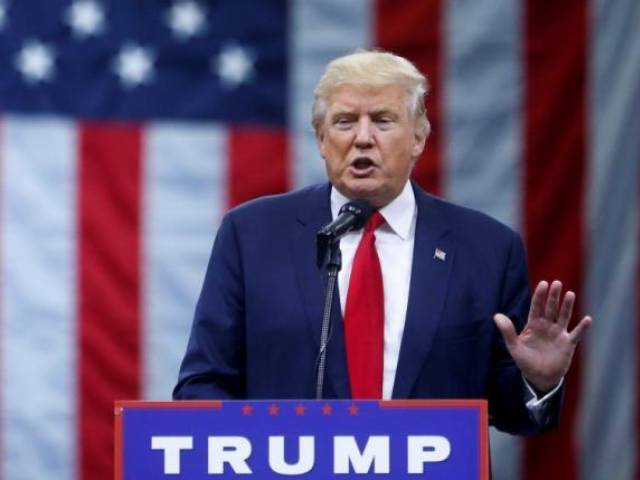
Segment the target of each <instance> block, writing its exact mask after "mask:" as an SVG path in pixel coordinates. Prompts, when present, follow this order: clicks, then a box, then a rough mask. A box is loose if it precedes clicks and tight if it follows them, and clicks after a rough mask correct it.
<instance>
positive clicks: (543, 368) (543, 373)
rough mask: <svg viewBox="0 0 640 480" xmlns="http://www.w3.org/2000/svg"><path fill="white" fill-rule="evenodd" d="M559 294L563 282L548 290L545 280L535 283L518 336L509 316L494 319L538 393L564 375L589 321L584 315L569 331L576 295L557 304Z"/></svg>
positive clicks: (511, 351)
mask: <svg viewBox="0 0 640 480" xmlns="http://www.w3.org/2000/svg"><path fill="white" fill-rule="evenodd" d="M561 294H562V283H561V282H559V281H558V280H554V281H553V283H552V284H551V286H550V287H549V284H548V283H547V282H545V281H542V282H540V283H538V286H537V287H536V289H535V291H534V292H533V298H532V299H531V308H530V309H529V318H528V320H527V324H526V325H525V327H524V329H523V330H522V332H520V335H518V334H517V333H516V330H515V327H514V326H513V322H511V320H510V319H509V317H507V316H506V315H503V314H501V313H497V314H496V315H495V316H494V317H493V319H494V321H495V323H496V326H497V327H498V329H499V330H500V332H501V333H502V336H503V338H504V341H505V343H506V346H507V349H508V350H509V353H510V354H511V357H512V358H513V360H514V361H515V363H516V365H517V366H518V368H519V369H520V371H521V372H522V374H523V375H524V377H525V378H526V379H527V381H528V382H529V383H530V384H531V385H532V386H533V387H534V388H535V389H536V390H537V391H538V392H548V391H549V390H551V389H553V388H554V387H555V386H556V385H557V384H558V383H559V382H560V380H561V379H562V377H564V376H565V375H566V373H567V371H568V370H569V366H570V365H571V360H572V358H573V353H574V352H575V349H576V346H577V344H578V342H579V341H580V339H581V338H582V336H583V335H584V334H585V332H586V331H587V330H588V328H589V327H590V326H591V322H592V320H591V317H589V316H586V317H584V318H583V319H582V320H580V323H578V325H576V327H575V328H574V329H573V330H571V331H568V326H569V321H570V320H571V314H572V312H573V304H574V302H575V298H576V295H575V293H573V292H571V291H569V292H567V293H566V294H565V295H564V298H563V299H562V302H560V297H561Z"/></svg>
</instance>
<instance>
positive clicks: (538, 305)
mask: <svg viewBox="0 0 640 480" xmlns="http://www.w3.org/2000/svg"><path fill="white" fill-rule="evenodd" d="M548 288H549V284H548V283H547V282H545V281H544V280H543V281H541V282H539V283H538V286H537V287H536V289H535V291H534V292H533V297H532V298H531V309H530V310H529V320H531V319H532V318H538V317H541V316H542V313H543V312H544V299H545V298H546V297H547V289H548Z"/></svg>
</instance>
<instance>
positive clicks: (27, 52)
mask: <svg viewBox="0 0 640 480" xmlns="http://www.w3.org/2000/svg"><path fill="white" fill-rule="evenodd" d="M53 57H54V52H53V49H52V48H51V47H49V46H48V45H46V44H44V43H42V42H39V41H36V40H32V41H29V42H27V43H25V44H24V46H23V47H22V48H21V49H20V51H19V52H18V54H17V55H16V57H15V67H16V68H17V69H18V71H19V72H20V73H21V74H22V76H23V77H24V79H25V80H26V81H27V82H30V83H38V82H42V81H44V80H50V79H51V77H52V76H53V72H54V67H55V66H54V63H53Z"/></svg>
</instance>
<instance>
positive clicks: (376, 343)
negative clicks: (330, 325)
mask: <svg viewBox="0 0 640 480" xmlns="http://www.w3.org/2000/svg"><path fill="white" fill-rule="evenodd" d="M383 223H384V218H383V217H382V215H380V212H378V211H376V212H374V213H373V215H371V217H370V218H369V221H368V222H367V224H366V225H365V227H364V232H363V234H362V239H361V240H360V244H359V245H358V249H357V250H356V255H355V257H354V259H353V266H352V267H351V279H350V280H349V291H348V293H347V305H346V308H345V312H344V331H345V339H346V349H347V365H348V367H349V381H350V383H351V397H352V398H372V399H379V398H382V346H383V329H384V293H383V287H382V271H381V270H380V260H379V259H378V252H377V251H376V245H375V243H376V236H375V230H376V229H377V228H378V227H379V226H380V225H382V224H383Z"/></svg>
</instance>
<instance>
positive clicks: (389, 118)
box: [174, 52, 591, 433]
mask: <svg viewBox="0 0 640 480" xmlns="http://www.w3.org/2000/svg"><path fill="white" fill-rule="evenodd" d="M425 94H426V79H425V77H424V76H423V75H422V74H421V73H420V72H419V71H418V70H417V69H416V68H415V67H414V66H413V65H412V64H411V63H410V62H409V61H407V60H406V59H404V58H402V57H398V56H396V55H393V54H390V53H385V52H357V53H353V54H351V55H347V56H344V57H341V58H338V59H336V60H334V61H332V62H331V63H330V64H329V65H328V66H327V70H326V72H325V74H324V76H323V77H322V78H321V79H320V81H319V83H318V85H317V87H316V91H315V103H314V107H313V119H312V123H313V126H314V129H315V133H316V138H317V142H318V147H319V150H320V154H321V156H322V157H323V158H324V160H325V163H326V168H327V174H328V176H329V180H330V184H326V185H319V186H313V187H310V188H306V189H304V190H301V191H298V192H292V193H288V194H284V195H278V196H273V197H268V198H262V199H258V200H255V201H253V202H249V203H247V204H245V205H243V206H240V207H238V208H236V209H234V210H232V211H231V212H229V213H228V214H227V215H226V216H225V218H224V219H223V221H222V224H221V226H220V229H219V231H218V235H217V238H216V242H215V245H214V248H213V252H212V255H211V260H210V263H209V267H208V271H207V275H206V278H205V282H204V286H203V290H202V294H201V296H200V300H199V302H198V306H197V309H196V314H195V319H194V323H193V329H192V332H191V337H190V340H189V345H188V348H187V353H186V355H185V358H184V361H183V364H182V367H181V371H180V376H179V381H178V385H177V386H176V388H175V391H174V398H176V399H191V398H312V397H313V395H314V381H315V372H316V362H317V358H318V346H319V338H320V324H321V321H322V311H323V296H324V285H325V284H326V278H325V277H326V275H325V274H324V272H322V271H321V270H320V269H318V267H317V266H316V263H315V259H316V244H315V236H316V233H317V231H318V230H319V229H320V228H321V227H322V226H323V225H325V224H327V223H329V222H330V221H331V219H332V218H335V217H336V216H337V214H338V211H339V210H340V208H341V206H342V205H344V204H345V203H346V202H347V201H348V200H349V199H355V198H362V199H366V200H368V201H369V202H370V203H371V205H373V207H375V208H376V209H378V212H377V213H375V214H374V215H373V216H372V219H373V218H375V220H371V223H369V224H368V225H367V226H366V227H365V229H364V232H363V230H360V231H357V232H351V233H349V234H347V235H346V236H345V237H344V238H343V239H342V240H341V244H340V247H341V250H342V254H343V265H342V270H341V272H340V274H339V277H338V285H339V294H340V295H339V298H340V302H339V305H338V304H337V302H336V304H335V305H334V306H335V308H334V313H333V315H334V317H333V318H334V323H333V328H332V332H331V338H330V343H329V346H328V349H327V353H328V359H327V381H326V382H325V386H324V392H323V394H324V396H325V397H326V398H336V397H337V398H349V397H354V398H487V399H488V400H489V410H490V418H491V422H492V423H493V424H494V425H495V426H497V427H498V428H500V429H502V430H505V431H508V432H512V433H531V432H535V431H539V430H541V429H544V428H548V427H550V426H553V425H554V424H555V423H556V422H557V420H558V411H559V405H560V398H561V393H562V388H561V385H562V379H563V377H564V375H565V374H566V372H567V370H568V368H569V365H570V363H571V359H572V356H573V353H574V350H575V346H576V344H577V342H578V341H579V339H580V337H581V336H582V334H583V333H584V332H585V331H586V330H587V328H588V327H589V325H590V323H591V319H590V318H589V317H585V318H583V319H582V320H581V322H580V323H579V324H578V325H577V326H576V327H575V329H574V330H573V331H571V332H570V333H569V332H568V331H567V325H568V323H569V319H570V317H571V312H572V307H573V303H574V299H575V296H574V294H573V293H572V292H568V293H566V294H565V295H564V298H562V299H561V290H562V285H561V284H560V282H557V281H556V282H553V283H552V284H551V285H550V286H549V285H548V284H547V283H546V282H541V283H540V284H539V285H538V286H537V288H536V290H535V292H534V295H533V299H532V301H531V309H530V311H529V313H528V316H527V309H528V308H529V290H528V283H527V271H526V264H525V255H524V250H523V247H522V243H521V241H520V239H519V237H518V236H517V235H516V234H515V233H514V232H512V231H511V230H510V229H508V228H507V227H505V226H503V225H501V224H499V223H498V222H496V221H495V220H492V219H490V218H489V217H487V216H485V215H482V214H480V213H477V212H474V211H471V210H468V209H464V208H461V207H457V206H454V205H451V204H449V203H446V202H444V201H442V200H440V199H437V198H435V197H433V196H430V195H428V194H426V193H425V192H423V191H422V190H420V188H419V187H417V186H416V185H414V184H412V183H411V182H410V181H409V176H410V174H411V171H412V169H413V167H414V165H415V162H416V160H417V159H418V157H419V156H420V154H421V153H422V151H423V149H424V147H425V142H426V139H427V137H428V135H429V129H430V127H429V123H428V121H427V118H426V114H425V109H424V95H425ZM374 223H375V225H374ZM343 318H344V320H343ZM525 322H526V325H525ZM514 324H515V325H516V326H517V330H518V331H520V333H519V334H517V333H516V327H515V326H514ZM496 327H497V328H496Z"/></svg>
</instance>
